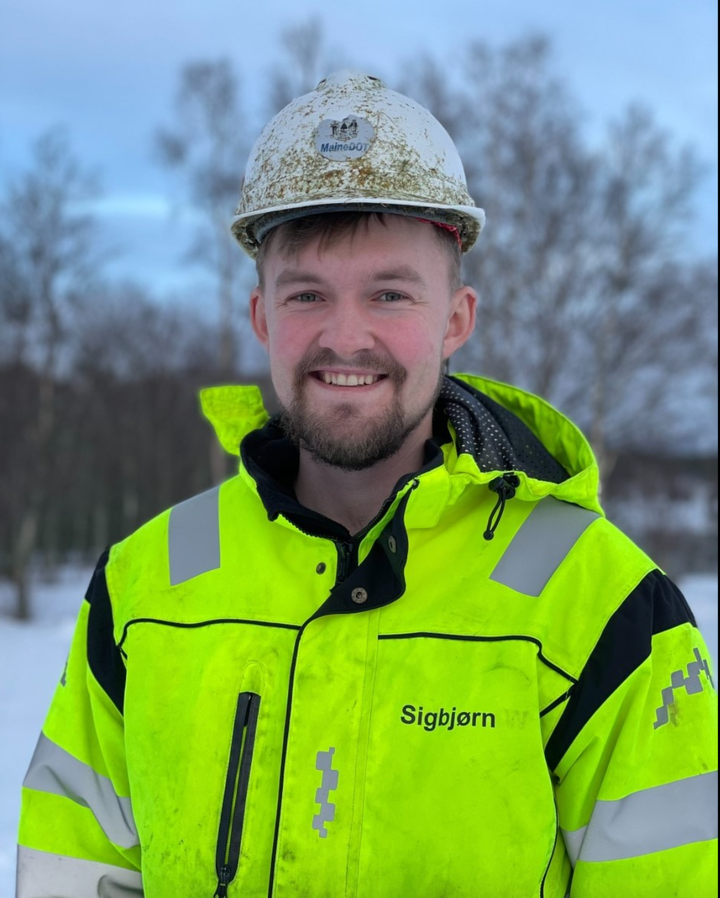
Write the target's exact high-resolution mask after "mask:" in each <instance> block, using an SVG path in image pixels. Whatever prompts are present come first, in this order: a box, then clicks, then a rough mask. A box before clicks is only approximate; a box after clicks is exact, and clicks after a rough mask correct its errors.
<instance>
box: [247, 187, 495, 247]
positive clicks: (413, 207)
mask: <svg viewBox="0 0 720 898" xmlns="http://www.w3.org/2000/svg"><path fill="white" fill-rule="evenodd" d="M324 212H385V213H388V214H392V215H406V216H408V217H411V218H426V219H429V220H430V221H437V222H441V223H443V224H449V225H452V226H453V227H456V228H457V229H458V232H459V234H460V243H461V247H462V251H463V252H464V253H466V252H468V250H470V249H471V248H472V246H473V245H474V244H475V241H476V240H477V239H478V237H479V236H480V231H481V230H482V228H483V225H484V224H485V212H484V210H483V209H481V208H479V207H478V206H444V205H439V204H428V203H425V202H416V201H412V200H392V199H387V198H386V197H382V198H381V197H348V198H347V199H343V200H342V201H338V199H337V197H332V198H328V199H317V200H313V201H310V202H305V203H293V204H289V205H287V206H282V207H280V208H278V207H277V206H275V207H268V208H266V209H258V210H255V211H253V212H246V213H244V214H243V215H237V216H235V218H233V221H232V225H231V230H232V233H233V235H234V237H235V239H236V240H237V241H238V243H239V244H240V246H242V248H243V249H244V250H245V252H246V253H247V254H248V255H249V256H250V257H251V258H253V259H254V258H255V257H256V256H257V253H258V249H259V247H260V244H261V243H262V241H263V240H264V239H265V237H266V236H267V234H268V233H269V232H270V231H271V230H272V229H273V228H276V227H278V226H279V225H281V224H284V223H285V222H288V221H293V220H295V219H298V218H304V217H306V216H308V215H317V214H321V213H324Z"/></svg>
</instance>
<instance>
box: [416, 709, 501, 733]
mask: <svg viewBox="0 0 720 898" xmlns="http://www.w3.org/2000/svg"><path fill="white" fill-rule="evenodd" d="M400 723H404V724H407V725H408V726H413V725H415V726H419V727H422V728H423V730H425V731H426V732H428V733H432V732H433V730H438V729H446V730H447V731H448V732H449V731H450V730H454V729H456V728H458V727H479V728H481V729H483V728H485V729H493V730H494V729H495V715H494V714H492V713H491V712H489V711H458V709H457V708H451V709H450V710H449V711H448V710H446V709H445V708H439V709H438V710H436V711H426V710H425V709H424V708H423V706H422V705H420V707H419V708H418V707H416V706H415V705H404V706H403V709H402V713H401V714H400Z"/></svg>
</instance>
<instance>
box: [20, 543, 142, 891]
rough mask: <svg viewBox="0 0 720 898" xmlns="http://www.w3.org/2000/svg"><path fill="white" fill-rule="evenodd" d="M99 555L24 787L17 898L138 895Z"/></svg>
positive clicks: (115, 666)
mask: <svg viewBox="0 0 720 898" xmlns="http://www.w3.org/2000/svg"><path fill="white" fill-rule="evenodd" d="M107 558H108V553H107V552H105V553H104V554H103V556H102V557H101V558H100V560H99V562H98V565H97V567H96V569H95V572H94V574H93V577H92V580H91V581H90V586H89V587H88V590H87V593H86V595H85V601H84V602H83V605H82V608H81V610H80V614H79V617H78V622H77V626H76V629H75V634H74V637H73V642H72V646H71V649H70V655H69V657H68V663H67V666H66V668H65V671H64V672H63V675H62V677H61V679H60V682H59V683H58V686H57V689H56V691H55V695H54V698H53V701H52V705H51V707H50V711H49V713H48V716H47V718H46V721H45V724H44V726H43V730H42V733H41V734H40V739H39V741H38V744H37V748H36V749H35V753H34V755H33V758H32V760H31V762H30V767H29V770H28V772H27V775H26V777H25V780H24V782H23V790H22V793H23V794H22V810H21V815H20V830H19V839H18V843H19V844H18V867H17V898H49V896H53V898H86V896H87V898H90V896H97V895H104V896H108V898H116V896H117V898H120V896H123V898H129V896H141V895H142V894H143V890H142V878H141V874H140V846H139V840H138V836H137V831H136V828H135V823H134V820H133V813H132V806H131V801H130V789H129V783H128V775H127V769H126V763H125V750H124V722H123V696H124V688H125V666H124V663H123V659H122V656H121V654H120V652H119V650H118V649H117V647H116V645H115V640H114V636H113V617H112V608H111V604H110V598H109V595H108V589H107V583H106V579H105V565H106V563H107Z"/></svg>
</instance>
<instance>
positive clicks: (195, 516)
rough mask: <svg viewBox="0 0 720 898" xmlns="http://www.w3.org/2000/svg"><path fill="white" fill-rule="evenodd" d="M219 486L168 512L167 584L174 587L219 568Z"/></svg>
mask: <svg viewBox="0 0 720 898" xmlns="http://www.w3.org/2000/svg"><path fill="white" fill-rule="evenodd" d="M219 495H220V487H219V486H216V487H214V488H213V489H211V490H208V491H207V492H206V493H201V494H200V495H199V496H194V497H193V498H192V499H188V500H187V501H186V502H181V503H180V504H179V505H176V506H175V507H174V508H173V509H171V511H170V520H169V522H168V556H169V559H170V584H171V586H177V584H178V583H184V582H185V581H186V580H192V578H193V577H197V576H199V575H200V574H205V573H207V572H208V571H214V570H217V568H219V567H220V505H219Z"/></svg>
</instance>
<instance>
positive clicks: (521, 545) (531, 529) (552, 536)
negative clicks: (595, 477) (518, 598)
mask: <svg viewBox="0 0 720 898" xmlns="http://www.w3.org/2000/svg"><path fill="white" fill-rule="evenodd" d="M599 517H600V515H599V514H597V513H596V512H594V511H588V510H587V508H579V507H578V506H577V505H570V504H568V503H567V502H560V501H559V500H558V499H553V497H552V496H547V497H546V498H545V499H543V500H542V501H541V502H538V504H537V505H536V506H535V508H534V509H533V510H532V511H531V512H530V514H529V515H528V517H527V518H526V519H525V521H523V523H522V525H521V527H520V529H519V530H518V532H517V533H516V534H515V536H514V537H513V541H512V542H511V543H510V545H509V546H508V547H507V549H506V551H505V554H504V555H503V557H502V558H501V559H500V561H498V563H497V564H496V565H495V570H494V571H493V572H492V574H491V575H490V579H491V580H494V581H495V582H496V583H502V584H503V585H504V586H509V587H510V589H514V590H515V591H516V592H522V593H524V594H525V595H528V596H539V595H540V593H541V592H542V591H543V589H544V587H545V584H546V583H547V582H548V580H549V579H550V578H551V577H552V575H553V574H554V573H555V571H556V570H557V569H558V568H559V567H560V565H561V564H562V562H563V560H564V559H565V557H566V556H567V554H568V552H569V551H570V549H572V547H573V546H574V545H575V543H576V542H577V541H578V539H579V538H580V536H581V534H582V533H583V532H584V531H585V530H586V529H587V528H588V527H589V526H590V524H592V522H593V521H594V520H595V519H596V518H599Z"/></svg>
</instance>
